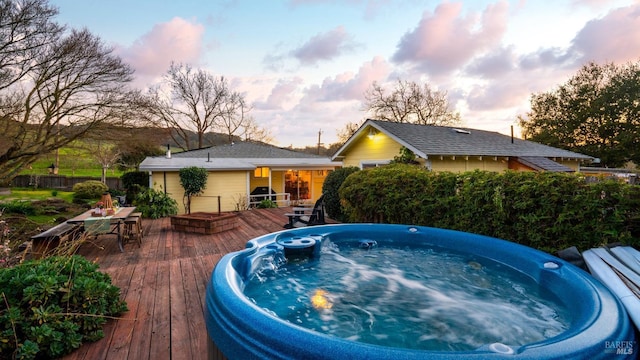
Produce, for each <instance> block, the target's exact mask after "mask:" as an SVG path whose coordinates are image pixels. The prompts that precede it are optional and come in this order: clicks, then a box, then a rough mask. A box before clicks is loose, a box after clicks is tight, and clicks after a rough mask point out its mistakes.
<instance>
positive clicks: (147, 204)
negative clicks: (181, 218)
mask: <svg viewBox="0 0 640 360" xmlns="http://www.w3.org/2000/svg"><path fill="white" fill-rule="evenodd" d="M133 205H135V206H136V210H138V211H140V212H142V216H143V217H146V218H150V219H159V218H161V217H165V216H170V215H175V214H177V213H178V203H176V201H175V200H173V199H172V198H171V197H170V196H169V195H167V194H165V193H164V192H163V191H158V190H155V189H151V188H147V189H145V190H143V191H141V192H140V193H138V195H137V196H136V198H135V200H134V201H133Z"/></svg>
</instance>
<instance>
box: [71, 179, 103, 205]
mask: <svg viewBox="0 0 640 360" xmlns="http://www.w3.org/2000/svg"><path fill="white" fill-rule="evenodd" d="M107 190H109V187H108V186H107V185H105V184H104V183H102V182H100V181H98V180H87V181H84V182H81V183H77V184H75V185H73V201H74V202H77V203H78V202H87V201H88V200H93V199H97V198H100V196H101V195H102V194H104V193H105V192H106V191H107Z"/></svg>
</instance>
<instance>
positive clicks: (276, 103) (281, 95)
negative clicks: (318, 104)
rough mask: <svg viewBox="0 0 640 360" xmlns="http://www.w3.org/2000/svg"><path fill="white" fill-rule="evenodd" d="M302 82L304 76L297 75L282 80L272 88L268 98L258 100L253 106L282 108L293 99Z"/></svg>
mask: <svg viewBox="0 0 640 360" xmlns="http://www.w3.org/2000/svg"><path fill="white" fill-rule="evenodd" d="M300 84H302V78H299V77H296V78H293V79H286V80H282V79H281V80H280V81H278V83H277V84H276V86H274V87H273V89H271V93H270V94H269V96H268V97H267V100H266V101H264V102H262V101H256V102H255V103H254V104H253V106H254V108H256V109H260V110H280V109H283V107H284V105H285V104H286V103H287V102H288V101H291V100H292V99H293V96H294V94H295V92H296V91H297V90H298V87H299V86H300Z"/></svg>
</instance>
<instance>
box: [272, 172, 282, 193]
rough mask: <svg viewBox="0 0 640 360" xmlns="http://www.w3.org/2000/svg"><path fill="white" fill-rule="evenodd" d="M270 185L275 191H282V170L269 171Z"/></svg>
mask: <svg viewBox="0 0 640 360" xmlns="http://www.w3.org/2000/svg"><path fill="white" fill-rule="evenodd" d="M271 187H272V189H273V191H275V192H277V193H283V192H284V171H272V172H271Z"/></svg>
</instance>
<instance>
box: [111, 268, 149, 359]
mask: <svg viewBox="0 0 640 360" xmlns="http://www.w3.org/2000/svg"><path fill="white" fill-rule="evenodd" d="M124 271H126V272H131V273H132V274H131V281H130V283H129V289H128V290H127V293H126V296H125V297H124V300H125V301H126V302H127V307H128V308H129V311H127V312H126V313H124V314H122V316H121V318H120V319H118V322H117V324H116V327H115V329H114V332H113V335H112V338H111V343H110V344H109V352H108V353H107V357H106V359H126V358H127V357H128V354H129V348H130V346H131V338H132V336H133V329H134V325H135V319H136V314H137V313H138V308H139V306H140V297H141V295H142V290H143V289H142V287H143V283H144V277H145V267H144V266H143V265H139V266H135V265H133V266H126V267H124ZM136 346H137V344H136Z"/></svg>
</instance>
